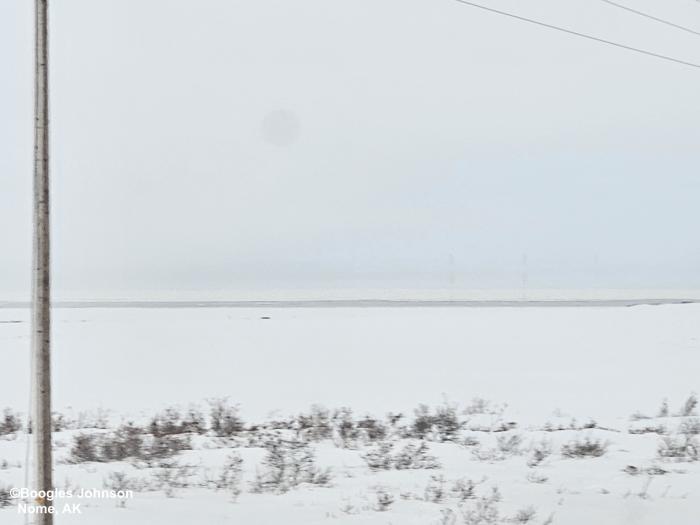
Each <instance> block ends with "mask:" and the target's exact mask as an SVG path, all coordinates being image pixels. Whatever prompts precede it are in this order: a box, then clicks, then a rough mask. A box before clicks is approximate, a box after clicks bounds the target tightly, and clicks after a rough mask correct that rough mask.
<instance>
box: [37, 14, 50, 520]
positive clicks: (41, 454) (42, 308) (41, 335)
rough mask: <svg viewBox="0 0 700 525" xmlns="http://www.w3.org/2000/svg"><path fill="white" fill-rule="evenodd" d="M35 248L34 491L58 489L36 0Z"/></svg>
mask: <svg viewBox="0 0 700 525" xmlns="http://www.w3.org/2000/svg"><path fill="white" fill-rule="evenodd" d="M34 9H35V17H36V18H35V25H34V32H35V34H34V37H35V57H34V67H35V70H34V75H35V76H34V249H33V252H34V253H33V266H34V268H33V274H32V366H33V371H32V376H33V377H32V382H33V385H32V388H33V392H32V394H33V395H32V400H33V407H32V412H33V413H32V425H33V429H32V431H33V434H34V436H33V437H34V463H35V470H34V488H35V489H36V490H37V491H48V490H52V489H53V480H52V477H53V476H52V474H53V462H52V458H51V268H50V264H51V257H50V229H49V50H48V44H49V42H48V40H49V37H48V0H35V4H34ZM35 503H36V504H37V505H38V508H37V511H38V512H37V514H36V517H37V520H36V525H52V524H53V515H52V514H51V513H50V512H48V510H49V506H50V505H52V502H51V501H46V500H44V499H41V498H37V499H36V501H35Z"/></svg>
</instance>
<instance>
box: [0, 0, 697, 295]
mask: <svg viewBox="0 0 700 525" xmlns="http://www.w3.org/2000/svg"><path fill="white" fill-rule="evenodd" d="M483 1H484V3H486V4H488V5H490V6H494V7H497V8H502V9H506V10H512V11H516V12H518V13H520V14H524V15H526V16H532V17H536V18H538V19H542V20H545V21H548V22H553V23H557V24H561V25H564V26H566V27H571V28H575V29H577V30H580V31H587V32H590V33H593V34H595V35H599V36H601V37H604V38H609V39H612V40H617V41H620V42H623V43H626V44H630V45H635V46H639V47H643V48H645V49H649V50H653V51H656V52H659V53H664V54H669V55H673V56H677V57H678V58H682V59H685V60H690V61H695V62H700V37H698V36H694V35H690V34H686V33H683V32H681V31H678V30H675V29H672V28H669V27H665V26H663V25H660V24H657V23H654V22H652V21H649V20H644V19H641V18H637V17H635V16H634V15H632V14H630V13H626V12H624V11H620V10H618V9H615V8H614V7H611V6H609V5H606V4H604V3H603V2H599V1H595V0H587V1H583V0H580V1H574V0H571V1H566V2H563V1H561V0H531V1H527V2H524V1H522V0H520V1H516V0H512V1H509V0H483ZM620 1H622V0H620ZM627 3H628V5H633V6H634V7H636V8H638V9H643V10H647V11H649V12H652V13H654V14H655V15H657V16H661V17H664V18H668V19H670V20H673V21H675V22H678V23H682V24H685V25H688V26H691V27H694V28H695V29H698V30H700V4H698V3H697V2H695V1H693V0H667V1H661V0H643V1H642V0H637V1H635V2H631V1H630V0H628V1H627ZM31 4H32V2H18V1H12V0H0V68H1V69H0V71H2V82H0V177H1V181H0V235H1V236H2V243H1V244H0V299H1V298H2V297H3V296H4V295H8V294H16V293H19V294H22V293H26V291H27V289H28V284H29V271H28V270H29V266H30V252H31V245H30V241H31V224H30V220H31V200H30V199H31V195H30V191H31V173H32V129H31V126H32V60H33V57H32V43H33V40H32V39H33V34H32V24H33V18H32V6H31ZM51 38H52V42H51V67H52V90H53V92H52V119H53V121H52V125H53V128H52V152H53V164H52V169H53V172H52V176H53V195H54V202H53V204H54V207H53V213H54V215H53V218H54V224H53V231H54V249H55V250H54V254H55V257H54V268H55V274H54V285H55V287H56V290H57V291H58V293H59V294H60V293H62V292H68V291H75V290H79V291H88V292H89V291H91V290H92V291H94V290H99V291H105V290H122V291H123V290H131V291H136V290H144V289H147V290H192V289H235V288H238V287H242V286H243V287H251V288H255V287H260V288H275V287H326V286H328V287H333V288H343V287H372V288H377V287H394V286H401V287H412V286H416V287H423V286H427V287H447V286H450V284H451V283H454V286H456V287H464V288H474V287H480V288H484V287H485V288H489V287H499V288H500V287H519V286H520V285H521V279H522V273H523V269H524V266H525V265H524V263H523V261H524V258H525V254H526V258H527V272H528V279H529V280H528V283H529V285H530V286H533V287H540V288H541V287H565V288H584V287H616V288H619V287H636V288H655V287H659V288H700V243H699V242H698V235H699V234H698V224H699V223H700V206H699V205H698V203H699V202H700V169H699V163H700V148H699V147H698V146H699V145H700V140H699V139H700V104H699V103H698V101H699V100H700V69H691V68H687V67H683V66H679V65H675V64H671V63H665V62H662V61H659V60H655V59H652V58H648V57H644V56H641V55H636V54H633V53H630V52H628V51H624V50H619V49H614V48H611V47H607V46H603V45H601V44H597V43H594V42H589V41H585V40H577V39H575V38H573V37H570V36H566V35H562V34H558V33H553V32H550V31H547V30H545V29H542V28H538V27H533V26H529V25H526V24H523V23H521V22H517V21H513V20H509V19H505V18H502V17H499V16H496V15H493V14H490V13H485V12H481V11H478V10H475V9H473V8H470V7H467V6H463V5H460V4H458V3H456V2H454V1H452V0H401V1H399V0H356V1H354V2H340V1H336V0H295V1H294V2H291V1H289V0H256V1H246V2H244V1H242V0H241V1H239V0H198V1H193V0H190V1H183V0H168V1H165V0H139V1H136V0H61V1H54V2H52V3H51ZM451 261H452V262H451Z"/></svg>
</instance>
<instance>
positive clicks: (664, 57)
mask: <svg viewBox="0 0 700 525" xmlns="http://www.w3.org/2000/svg"><path fill="white" fill-rule="evenodd" d="M455 2H459V3H460V4H464V5H468V6H471V7H476V8H478V9H483V10H484V11H489V12H491V13H496V14H499V15H503V16H507V17H510V18H514V19H516V20H520V21H521V22H528V23H530V24H534V25H538V26H541V27H546V28H548V29H553V30H555V31H560V32H562V33H566V34H569V35H574V36H577V37H580V38H585V39H588V40H594V41H595V42H600V43H602V44H607V45H609V46H614V47H618V48H621V49H626V50H628V51H634V52H635V53H640V54H642V55H647V56H650V57H654V58H658V59H661V60H667V61H669V62H675V63H677V64H682V65H684V66H689V67H694V68H698V69H700V64H696V63H694V62H687V61H685V60H680V59H678V58H673V57H670V56H667V55H661V54H659V53H654V52H652V51H646V50H644V49H639V48H637V47H632V46H628V45H625V44H620V43H618V42H613V41H611V40H605V39H604V38H598V37H597V36H592V35H588V34H586V33H579V32H578V31H574V30H572V29H566V28H564V27H559V26H555V25H552V24H547V23H546V22H540V21H539V20H534V19H532V18H526V17H524V16H520V15H516V14H513V13H508V12H506V11H499V10H498V9H493V8H491V7H486V6H484V5H481V4H475V3H474V2H469V1H467V0H455Z"/></svg>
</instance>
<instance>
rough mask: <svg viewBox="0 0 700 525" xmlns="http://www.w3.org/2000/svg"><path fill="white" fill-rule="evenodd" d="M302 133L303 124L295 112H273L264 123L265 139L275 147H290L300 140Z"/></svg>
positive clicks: (263, 134) (282, 110)
mask: <svg viewBox="0 0 700 525" xmlns="http://www.w3.org/2000/svg"><path fill="white" fill-rule="evenodd" d="M300 133H301V122H300V120H299V117H297V115H296V114H295V113H294V112H293V111H289V110H286V109H278V110H275V111H271V112H270V113H268V114H267V115H265V118H264V119H263V121H262V136H263V139H264V140H265V142H267V143H268V144H272V145H273V146H289V145H290V144H293V143H295V142H296V141H297V140H298V139H299V135H300Z"/></svg>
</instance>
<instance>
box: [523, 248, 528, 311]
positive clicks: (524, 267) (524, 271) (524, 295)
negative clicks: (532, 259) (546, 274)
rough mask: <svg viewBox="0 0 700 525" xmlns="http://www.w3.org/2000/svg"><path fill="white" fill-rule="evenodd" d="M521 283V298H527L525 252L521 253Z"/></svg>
mask: <svg viewBox="0 0 700 525" xmlns="http://www.w3.org/2000/svg"><path fill="white" fill-rule="evenodd" d="M521 281H522V282H521V284H522V290H521V292H522V299H523V300H527V287H528V281H529V275H528V266H527V253H523V262H522V274H521Z"/></svg>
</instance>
